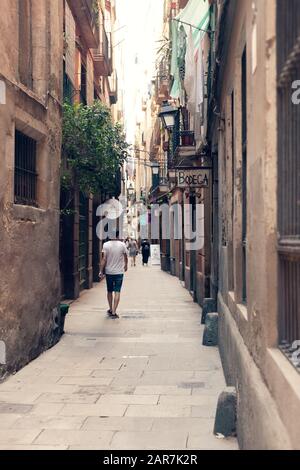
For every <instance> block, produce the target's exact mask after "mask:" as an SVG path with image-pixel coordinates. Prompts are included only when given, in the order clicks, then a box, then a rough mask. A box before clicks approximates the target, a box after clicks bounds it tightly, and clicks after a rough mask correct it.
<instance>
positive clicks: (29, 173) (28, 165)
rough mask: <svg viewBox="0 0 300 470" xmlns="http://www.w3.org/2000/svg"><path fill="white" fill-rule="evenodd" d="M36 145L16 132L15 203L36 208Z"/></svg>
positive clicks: (33, 141)
mask: <svg viewBox="0 0 300 470" xmlns="http://www.w3.org/2000/svg"><path fill="white" fill-rule="evenodd" d="M36 150H37V143H36V141H35V140H34V139H32V138H31V137H28V136H27V135H25V134H23V133H22V132H20V131H18V130H16V133H15V203H16V204H23V205H29V206H37V200H36V193H37V191H36V187H37V173H36Z"/></svg>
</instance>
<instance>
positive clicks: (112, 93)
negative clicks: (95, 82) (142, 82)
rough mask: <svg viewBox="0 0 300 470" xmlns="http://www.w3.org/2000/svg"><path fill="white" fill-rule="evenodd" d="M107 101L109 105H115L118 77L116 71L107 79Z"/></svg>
mask: <svg viewBox="0 0 300 470" xmlns="http://www.w3.org/2000/svg"><path fill="white" fill-rule="evenodd" d="M109 100H110V104H116V103H117V101H118V75H117V72H116V70H114V71H113V73H112V75H111V77H109Z"/></svg>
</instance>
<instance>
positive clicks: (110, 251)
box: [99, 232, 128, 318]
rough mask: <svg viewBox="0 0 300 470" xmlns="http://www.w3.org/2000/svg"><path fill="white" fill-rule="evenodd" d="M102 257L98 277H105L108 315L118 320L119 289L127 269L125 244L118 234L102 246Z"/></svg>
mask: <svg viewBox="0 0 300 470" xmlns="http://www.w3.org/2000/svg"><path fill="white" fill-rule="evenodd" d="M102 253H103V257H102V260H101V267H100V273H99V277H100V279H101V278H102V277H103V276H104V273H105V276H106V285H107V300H108V305H109V310H108V311H107V313H108V315H109V316H110V317H112V318H119V315H118V314H117V308H118V306H119V303H120V297H121V289H122V284H123V278H124V272H126V271H127V269H128V254H127V249H126V246H125V243H123V242H122V241H121V240H120V239H119V232H117V233H116V238H115V239H113V240H110V241H108V242H106V243H104V245H103V251H102Z"/></svg>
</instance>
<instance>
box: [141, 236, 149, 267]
mask: <svg viewBox="0 0 300 470" xmlns="http://www.w3.org/2000/svg"><path fill="white" fill-rule="evenodd" d="M149 256H150V243H149V242H148V240H146V239H145V240H143V241H142V257H143V266H144V265H146V266H148V261H149Z"/></svg>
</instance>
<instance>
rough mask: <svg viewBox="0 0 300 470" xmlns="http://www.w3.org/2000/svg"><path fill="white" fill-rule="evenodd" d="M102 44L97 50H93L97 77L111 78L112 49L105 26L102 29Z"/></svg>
mask: <svg viewBox="0 0 300 470" xmlns="http://www.w3.org/2000/svg"><path fill="white" fill-rule="evenodd" d="M99 36H100V43H99V47H98V48H97V49H92V50H91V52H92V56H93V61H94V69H95V75H96V76H98V77H109V76H110V75H111V74H112V47H111V41H109V39H108V36H107V34H106V31H105V29H104V27H103V26H101V27H100V34H99Z"/></svg>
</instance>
